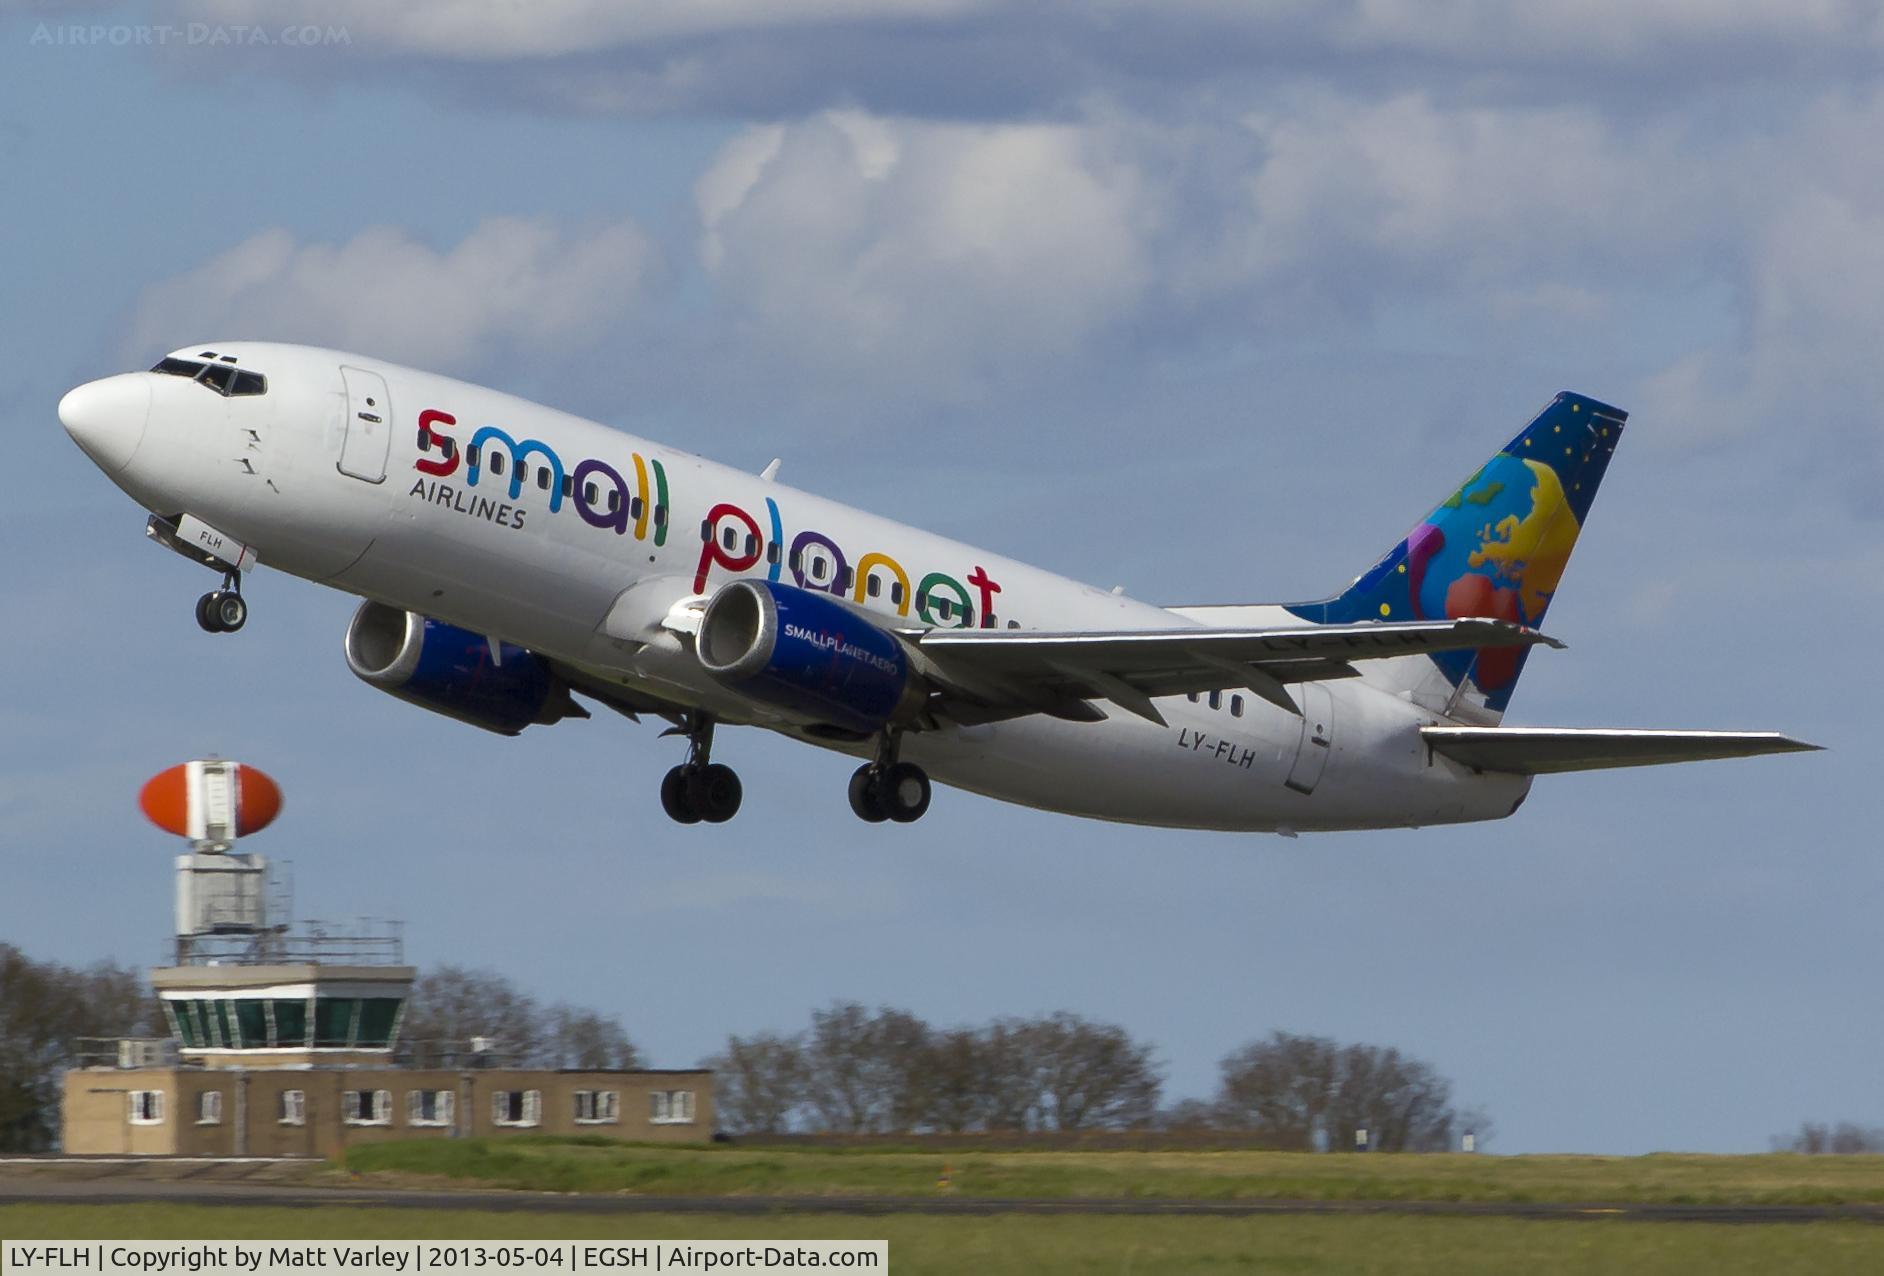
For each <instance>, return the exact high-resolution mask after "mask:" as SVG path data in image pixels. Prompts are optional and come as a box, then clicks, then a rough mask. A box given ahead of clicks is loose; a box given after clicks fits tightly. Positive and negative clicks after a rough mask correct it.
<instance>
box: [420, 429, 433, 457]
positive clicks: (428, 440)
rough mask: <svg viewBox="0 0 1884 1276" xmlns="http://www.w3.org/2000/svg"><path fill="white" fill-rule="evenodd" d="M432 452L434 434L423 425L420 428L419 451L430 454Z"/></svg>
mask: <svg viewBox="0 0 1884 1276" xmlns="http://www.w3.org/2000/svg"><path fill="white" fill-rule="evenodd" d="M431 450H432V432H431V431H430V430H428V429H426V428H425V427H424V426H422V425H421V426H420V427H419V451H421V452H430V451H431Z"/></svg>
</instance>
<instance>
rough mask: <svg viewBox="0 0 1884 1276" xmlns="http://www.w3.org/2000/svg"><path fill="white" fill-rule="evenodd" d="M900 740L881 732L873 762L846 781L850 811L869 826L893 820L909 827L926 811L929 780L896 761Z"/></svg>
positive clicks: (913, 766)
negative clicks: (848, 786)
mask: <svg viewBox="0 0 1884 1276" xmlns="http://www.w3.org/2000/svg"><path fill="white" fill-rule="evenodd" d="M900 743H901V741H900V738H899V737H898V736H897V735H896V734H895V733H893V732H885V733H884V735H883V737H882V739H881V740H879V741H878V743H877V759H876V761H874V762H870V763H867V764H865V765H864V766H860V767H858V768H857V771H856V774H854V775H852V776H851V777H850V809H851V810H853V811H855V812H856V813H857V818H858V819H860V820H866V821H868V822H869V823H871V824H881V823H882V822H883V821H884V820H894V821H895V822H896V823H898V824H913V823H915V822H916V821H917V820H920V819H921V818H922V815H923V812H924V811H927V810H928V809H929V796H930V795H929V776H928V773H927V772H925V771H924V770H923V769H922V768H921V767H919V766H917V765H916V764H915V763H913V762H899V761H897V759H896V752H897V747H898V745H899V744H900Z"/></svg>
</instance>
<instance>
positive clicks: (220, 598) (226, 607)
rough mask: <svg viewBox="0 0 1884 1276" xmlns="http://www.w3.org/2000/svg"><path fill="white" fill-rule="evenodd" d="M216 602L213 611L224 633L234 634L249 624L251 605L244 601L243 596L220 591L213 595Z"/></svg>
mask: <svg viewBox="0 0 1884 1276" xmlns="http://www.w3.org/2000/svg"><path fill="white" fill-rule="evenodd" d="M210 597H211V598H214V599H215V600H216V602H215V606H214V607H213V609H212V610H214V612H215V613H216V623H217V624H218V625H220V626H222V631H223V632H224V633H226V634H232V633H234V632H235V631H236V630H238V629H240V628H242V626H244V625H246V624H248V623H249V605H248V604H247V603H245V602H243V601H242V595H241V594H238V593H236V592H235V591H233V590H227V589H225V590H220V591H218V592H217V593H214V594H211V595H210Z"/></svg>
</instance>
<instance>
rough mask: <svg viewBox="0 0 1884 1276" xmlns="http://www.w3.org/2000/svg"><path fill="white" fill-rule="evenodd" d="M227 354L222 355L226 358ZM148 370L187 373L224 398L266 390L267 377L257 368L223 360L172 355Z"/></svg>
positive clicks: (165, 372) (259, 392) (263, 392)
mask: <svg viewBox="0 0 1884 1276" xmlns="http://www.w3.org/2000/svg"><path fill="white" fill-rule="evenodd" d="M205 353H207V352H205ZM227 357H228V356H224V358H225V359H226V358H227ZM151 371H152V372H161V373H164V374H165V375H167V376H173V377H188V378H189V379H190V380H192V381H195V382H197V383H199V384H201V385H205V386H207V387H209V388H210V389H211V390H214V391H215V392H216V393H217V394H220V395H222V396H223V397H224V398H231V397H235V396H240V395H255V394H267V393H268V378H267V377H264V376H263V375H262V374H261V373H259V372H249V371H247V370H246V369H243V368H232V367H230V366H229V364H228V363H226V362H218V363H198V362H197V361H196V360H194V359H178V358H175V357H171V358H166V359H159V360H158V361H157V365H156V366H155V367H153V368H152V369H151Z"/></svg>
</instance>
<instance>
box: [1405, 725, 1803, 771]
mask: <svg viewBox="0 0 1884 1276" xmlns="http://www.w3.org/2000/svg"><path fill="white" fill-rule="evenodd" d="M1420 735H1421V736H1423V737H1425V740H1426V743H1427V744H1429V745H1431V746H1432V747H1433V749H1434V750H1435V751H1436V752H1439V753H1443V754H1445V755H1446V756H1447V757H1449V758H1451V759H1452V760H1453V761H1454V762H1458V763H1460V764H1462V765H1464V766H1469V767H1471V768H1472V769H1473V770H1475V771H1506V772H1510V773H1512V774H1515V775H1548V774H1551V773H1553V772H1560V771H1601V770H1605V769H1607V768H1609V767H1620V766H1660V765H1661V764H1663V763H1666V762H1704V761H1707V760H1708V759H1710V758H1751V757H1757V756H1758V755H1760V754H1762V753H1802V752H1808V751H1811V750H1815V749H1818V748H1819V747H1820V746H1819V745H1816V744H1807V743H1806V742H1805V741H1803V740H1795V739H1793V738H1792V737H1791V736H1787V735H1781V734H1780V733H1779V732H1777V731H1629V730H1621V731H1611V730H1601V729H1582V728H1576V727H1421V728H1420Z"/></svg>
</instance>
